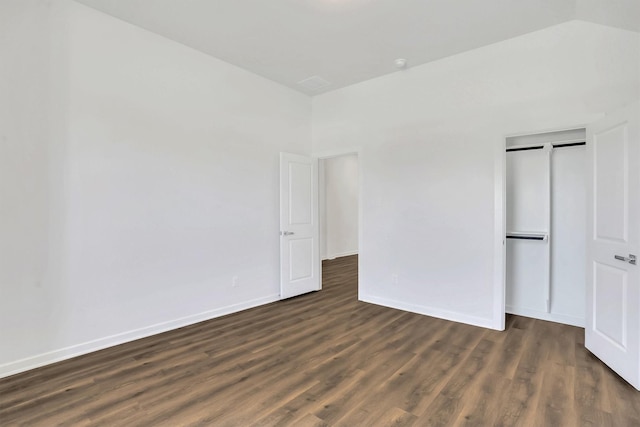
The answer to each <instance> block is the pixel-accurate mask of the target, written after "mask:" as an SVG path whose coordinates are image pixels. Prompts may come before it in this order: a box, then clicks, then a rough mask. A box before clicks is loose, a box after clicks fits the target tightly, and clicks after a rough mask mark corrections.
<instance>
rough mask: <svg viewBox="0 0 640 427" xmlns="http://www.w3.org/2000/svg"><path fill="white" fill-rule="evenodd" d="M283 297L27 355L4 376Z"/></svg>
mask: <svg viewBox="0 0 640 427" xmlns="http://www.w3.org/2000/svg"><path fill="white" fill-rule="evenodd" d="M279 299H280V295H277V294H276V295H269V296H267V297H262V298H256V299H253V300H249V301H245V302H242V303H238V304H233V305H229V306H226V307H222V308H217V309H214V310H209V311H205V312H202V313H198V314H193V315H190V316H186V317H181V318H179V319H175V320H170V321H167V322H162V323H157V324H155V325H151V326H146V327H144V328H140V329H134V330H132V331H128V332H122V333H120V334H116V335H111V336H108V337H104V338H98V339H96V340H92V341H88V342H85V343H82V344H76V345H72V346H70V347H65V348H61V349H58V350H53V351H49V352H47V353H43V354H39V355H36V356H31V357H27V358H25V359H20V360H16V361H14V362H9V363H6V364H4V365H0V378H4V377H8V376H10V375H15V374H18V373H20V372H25V371H28V370H31V369H35V368H39V367H41V366H45V365H49V364H52V363H56V362H60V361H62V360H67V359H71V358H72V357H76V356H81V355H83V354H88V353H92V352H94V351H98V350H103V349H105V348H108V347H113V346H116V345H120V344H124V343H127V342H130V341H135V340H138V339H141V338H146V337H150V336H152V335H156V334H161V333H163V332H167V331H171V330H174V329H178V328H182V327H185V326H189V325H193V324H195V323H200V322H204V321H205V320H211V319H214V318H216V317H221V316H226V315H227V314H232V313H237V312H239V311H243V310H247V309H250V308H253V307H257V306H260V305H264V304H269V303H272V302H275V301H278V300H279Z"/></svg>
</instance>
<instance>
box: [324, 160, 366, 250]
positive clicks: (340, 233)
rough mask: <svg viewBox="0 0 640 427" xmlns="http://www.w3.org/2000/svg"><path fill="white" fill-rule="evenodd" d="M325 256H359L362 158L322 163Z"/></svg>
mask: <svg viewBox="0 0 640 427" xmlns="http://www.w3.org/2000/svg"><path fill="white" fill-rule="evenodd" d="M320 164H321V170H322V172H321V176H320V179H321V182H320V185H321V186H322V187H323V189H322V191H320V197H321V198H322V203H321V204H320V205H321V206H322V217H323V221H322V222H323V226H322V227H321V229H322V230H323V231H322V241H323V244H322V251H321V253H322V257H323V259H333V258H337V257H341V256H347V255H354V254H357V253H358V155H357V154H348V155H344V156H338V157H330V158H328V159H322V160H320Z"/></svg>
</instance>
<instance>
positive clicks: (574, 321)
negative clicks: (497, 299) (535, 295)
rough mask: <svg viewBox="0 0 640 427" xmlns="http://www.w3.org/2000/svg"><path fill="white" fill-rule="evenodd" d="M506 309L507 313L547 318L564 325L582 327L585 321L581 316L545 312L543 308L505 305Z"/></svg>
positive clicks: (541, 318)
mask: <svg viewBox="0 0 640 427" xmlns="http://www.w3.org/2000/svg"><path fill="white" fill-rule="evenodd" d="M506 311H507V313H509V314H515V315H517V316H524V317H531V318H534V319H540V320H547V321H549V322H556V323H564V324H566V325H572V326H578V327H580V328H584V325H585V321H584V319H583V318H580V317H575V316H568V315H566V314H557V313H547V312H546V311H544V310H536V309H532V308H522V307H518V308H515V307H511V306H510V305H507V306H506Z"/></svg>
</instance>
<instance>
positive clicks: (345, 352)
mask: <svg viewBox="0 0 640 427" xmlns="http://www.w3.org/2000/svg"><path fill="white" fill-rule="evenodd" d="M323 286H324V289H323V290H322V291H321V292H317V293H312V294H308V295H304V296H300V297H297V298H292V299H289V300H286V301H281V302H277V303H273V304H269V305H266V306H262V307H258V308H255V309H251V310H247V311H244V312H241V313H236V314H232V315H229V316H225V317H221V318H218V319H214V320H211V321H207V322H202V323H199V324H197V325H193V326H190V327H186V328H182V329H179V330H175V331H171V332H167V333H164V334H161V335H156V336H153V337H150V338H146V339H142V340H138V341H135V342H131V343H127V344H124V345H120V346H117V347H113V348H109V349H106V350H103V351H99V352H96V353H92V354H89V355H86V356H81V357H78V358H75V359H72V360H68V361H64V362H60V363H57V364H54V365H50V366H47V367H43V368H40V369H36V370H33V371H29V372H26V373H23V374H19V375H15V376H13V377H9V378H5V379H1V380H0V425H2V426H12V425H26V426H53V425H65V426H76V425H77V426H85V425H86V426H102V425H104V426H178V425H179V426H206V425H213V426H250V425H256V426H288V425H294V426H333V425H335V426H392V425H393V426H405V425H406V426H409V425H415V426H431V425H433V426H447V425H456V426H458V425H459V426H492V425H499V426H634V425H637V426H640V393H638V392H636V391H635V390H634V389H633V388H632V387H631V386H629V385H628V384H627V383H625V382H624V381H623V380H621V379H620V378H619V377H618V376H617V375H616V374H615V373H613V372H612V371H611V370H609V369H608V368H607V367H606V366H605V365H603V364H602V363H601V362H600V361H599V360H597V359H596V358H595V357H593V356H592V355H591V354H590V353H588V352H587V351H586V350H585V348H584V343H583V330H582V329H579V328H575V327H571V326H565V325H559V324H554V323H550V322H544V321H539V320H533V319H528V318H524V317H515V316H510V317H509V318H508V321H507V330H506V331H505V332H497V331H490V330H485V329H482V328H477V327H473V326H467V325H463V324H458V323H453V322H447V321H444V320H439V319H434V318H430V317H426V316H421V315H417V314H412V313H406V312H403V311H398V310H393V309H389V308H385V307H380V306H376V305H371V304H366V303H362V302H358V301H357V257H356V256H352V257H345V258H340V259H337V260H334V261H328V262H325V263H324V283H323Z"/></svg>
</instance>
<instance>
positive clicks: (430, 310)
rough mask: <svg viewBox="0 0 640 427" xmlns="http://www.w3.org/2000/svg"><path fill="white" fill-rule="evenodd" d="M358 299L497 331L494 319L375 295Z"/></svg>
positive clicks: (361, 295) (360, 296)
mask: <svg viewBox="0 0 640 427" xmlns="http://www.w3.org/2000/svg"><path fill="white" fill-rule="evenodd" d="M358 299H359V300H360V301H363V302H368V303H371V304H377V305H382V306H384V307H390V308H396V309H398V310H404V311H409V312H411V313H417V314H424V315H425V316H431V317H437V318H439V319H444V320H450V321H452V322H458V323H466V324H468V325H472V326H480V327H481V328H488V329H496V327H495V324H494V321H493V319H485V318H483V317H476V316H470V315H468V314H464V313H458V312H455V311H448V310H442V309H440V308H435V307H428V306H423V305H416V304H410V303H406V302H402V301H394V300H390V299H387V298H381V297H376V296H373V295H364V294H360V295H359V296H358Z"/></svg>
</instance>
